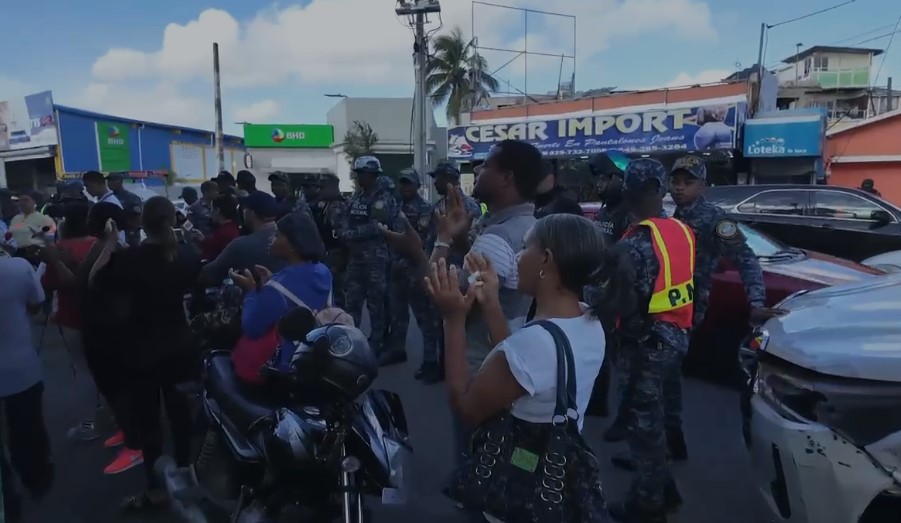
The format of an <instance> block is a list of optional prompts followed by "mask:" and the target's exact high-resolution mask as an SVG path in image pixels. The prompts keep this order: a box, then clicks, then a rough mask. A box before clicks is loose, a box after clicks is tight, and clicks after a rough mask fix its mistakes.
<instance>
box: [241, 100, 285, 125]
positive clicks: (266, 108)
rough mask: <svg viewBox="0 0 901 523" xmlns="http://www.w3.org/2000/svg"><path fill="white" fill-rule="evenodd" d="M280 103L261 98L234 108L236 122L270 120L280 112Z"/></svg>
mask: <svg viewBox="0 0 901 523" xmlns="http://www.w3.org/2000/svg"><path fill="white" fill-rule="evenodd" d="M281 109H282V108H281V105H280V104H279V103H278V102H276V101H275V100H261V101H259V102H256V103H252V104H250V105H248V106H244V107H238V108H237V109H235V117H234V119H235V121H236V122H250V123H255V122H271V121H273V120H274V119H275V118H276V117H277V116H278V115H279V114H280V113H281Z"/></svg>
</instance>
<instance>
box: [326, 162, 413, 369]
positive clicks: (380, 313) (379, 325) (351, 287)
mask: <svg viewBox="0 0 901 523" xmlns="http://www.w3.org/2000/svg"><path fill="white" fill-rule="evenodd" d="M353 173H354V175H355V176H356V182H357V184H358V185H359V187H360V190H358V191H357V192H356V193H354V195H353V196H352V197H351V198H350V201H348V202H347V205H346V207H345V210H344V214H343V217H342V220H341V228H340V234H339V237H340V239H341V240H342V241H343V242H344V243H345V245H346V246H347V249H348V254H349V260H348V267H347V289H346V293H347V303H346V308H345V310H347V312H349V313H350V314H351V315H352V316H353V318H354V321H355V322H356V324H357V325H360V324H361V322H362V319H363V302H364V301H365V302H366V308H367V309H368V310H369V323H370V326H371V330H370V335H369V343H370V346H371V347H372V350H373V352H374V353H375V354H376V355H377V356H379V357H381V356H382V353H383V351H384V337H385V333H386V331H387V323H388V311H387V310H386V306H385V305H386V303H385V302H386V299H385V296H386V295H387V294H388V263H389V260H390V259H391V251H390V250H389V248H388V243H387V241H386V240H385V238H384V236H383V234H382V227H383V226H385V227H393V226H394V225H395V224H396V223H397V220H398V217H399V211H398V209H397V202H396V200H395V199H394V195H393V194H391V193H390V192H389V191H387V190H385V189H383V188H382V187H380V184H379V175H381V174H382V164H381V162H379V160H378V158H376V157H374V156H361V157H359V158H357V159H356V160H355V161H354V165H353Z"/></svg>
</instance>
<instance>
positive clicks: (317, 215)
mask: <svg viewBox="0 0 901 523" xmlns="http://www.w3.org/2000/svg"><path fill="white" fill-rule="evenodd" d="M346 206H347V200H345V199H344V197H343V196H339V197H337V198H335V199H328V200H327V199H324V198H323V199H319V200H318V201H316V202H315V203H314V205H313V207H312V209H311V211H312V214H313V220H314V221H315V222H316V226H317V227H318V228H319V235H320V236H321V237H322V242H323V243H324V244H325V249H326V264H327V265H328V268H329V270H330V271H332V296H333V299H334V301H335V306H337V307H340V308H342V309H343V308H344V307H345V305H346V304H347V295H346V291H347V247H346V246H345V245H344V243H343V242H342V241H341V239H340V237H339V228H340V226H341V220H343V217H344V210H345V208H346Z"/></svg>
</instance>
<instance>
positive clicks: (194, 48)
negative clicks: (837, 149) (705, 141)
mask: <svg viewBox="0 0 901 523" xmlns="http://www.w3.org/2000/svg"><path fill="white" fill-rule="evenodd" d="M841 1H842V0H792V1H790V2H788V1H786V0H754V1H749V0H492V1H491V2H490V3H492V4H505V5H509V6H514V7H520V8H532V9H537V10H541V11H548V12H555V13H562V14H565V15H567V16H552V15H548V14H539V13H530V14H525V13H523V12H522V11H515V10H511V9H503V8H498V7H492V6H488V5H485V4H484V3H478V2H471V1H469V0H442V2H441V4H442V8H443V11H442V14H441V17H440V20H439V18H438V17H433V19H432V20H431V23H430V24H429V25H428V29H429V30H435V31H448V30H450V29H451V28H454V27H459V28H460V29H461V30H462V31H463V32H464V34H465V35H466V36H467V38H469V37H472V36H473V34H474V36H475V37H476V39H477V45H478V47H479V48H481V49H482V51H481V52H482V54H483V56H484V57H485V58H486V59H487V60H488V64H489V70H491V71H494V70H495V69H499V70H498V71H497V73H496V76H497V77H498V78H499V79H501V80H502V82H503V85H502V87H503V89H502V90H503V91H507V92H511V93H517V92H522V91H528V92H530V93H545V92H549V91H555V90H556V86H557V83H558V80H559V79H560V78H563V79H568V78H570V77H571V76H572V75H573V73H575V79H576V88H577V89H578V90H586V89H591V88H600V87H616V88H618V89H648V88H657V87H664V86H682V85H691V84H697V83H707V82H715V81H718V80H720V79H721V78H723V77H725V76H728V75H729V74H731V73H732V72H734V71H736V70H739V69H742V68H745V67H748V66H750V65H752V64H754V63H756V61H757V50H758V43H759V34H760V24H761V23H763V22H765V23H767V24H770V25H775V24H777V23H779V22H782V21H784V20H788V19H791V18H795V17H798V16H802V15H805V14H808V13H811V12H814V11H817V10H820V9H824V8H826V7H829V6H832V5H835V4H839V3H841ZM4 4H5V5H4V6H3V9H2V10H0V25H2V27H3V31H0V48H2V49H4V50H5V52H4V57H3V60H2V62H0V100H6V99H9V98H13V97H17V96H22V95H24V94H29V93H33V92H39V91H43V90H48V89H49V90H52V91H53V97H54V101H55V102H56V103H58V104H62V105H69V106H74V107H78V108H81V109H86V110H92V111H97V112H101V113H105V114H110V115H115V116H122V117H129V118H135V119H140V120H145V121H152V122H160V123H166V124H174V125H183V126H189V127H198V128H202V129H212V128H213V126H214V109H213V107H214V104H213V79H212V77H213V74H212V42H218V43H219V47H220V57H221V66H222V91H223V93H222V94H223V122H224V125H225V130H226V132H229V133H233V134H239V135H240V134H241V126H240V124H238V123H237V122H252V123H280V124H287V123H325V119H326V113H327V111H328V109H329V108H330V107H331V106H333V105H334V104H335V103H337V102H338V100H337V99H335V98H329V97H326V96H324V95H325V94H343V95H346V96H350V97H382V96H390V97H404V96H407V97H409V96H412V93H413V65H412V55H411V53H412V37H413V35H412V32H411V30H410V29H409V27H408V26H407V25H406V24H405V22H404V21H403V20H401V19H398V18H397V17H396V16H395V14H394V10H393V7H394V2H393V0H301V1H290V0H282V1H279V2H273V3H269V2H268V0H261V1H256V2H247V1H243V0H219V1H217V2H209V0H206V1H201V0H155V1H154V2H137V1H128V0H125V1H123V0H79V1H78V2H73V1H72V0H43V1H41V2H4ZM898 21H901V2H897V0H856V1H855V2H853V3H851V4H849V5H846V6H843V7H840V8H837V9H835V10H832V11H829V12H827V13H823V14H819V15H816V16H812V17H809V18H806V19H803V20H800V21H797V22H792V23H789V24H785V25H780V26H778V27H774V28H772V29H770V30H769V31H768V34H767V41H766V46H765V47H766V55H765V56H766V58H765V60H764V63H765V64H766V65H767V66H774V65H777V64H778V63H779V62H780V61H781V60H782V59H784V58H786V57H788V56H791V55H792V54H794V53H795V50H796V45H797V44H798V43H801V44H803V45H802V48H806V47H809V46H812V45H843V46H861V47H872V48H877V49H886V48H887V49H888V52H887V53H886V54H885V55H884V57H885V59H884V63H883V60H882V58H883V57H879V58H877V59H876V62H875V67H874V74H876V73H877V71H878V74H879V77H878V80H877V81H876V83H877V84H879V85H884V84H885V79H886V78H887V77H889V76H892V75H894V76H895V85H896V86H901V33H898V34H896V40H897V41H896V42H892V45H891V46H890V45H889V43H890V39H891V36H890V35H891V33H893V32H894V31H896V29H901V27H899V26H898V24H897V22H898ZM487 48H494V49H504V50H509V51H497V50H494V51H492V50H487ZM523 50H528V51H529V52H530V53H542V54H545V55H552V56H540V55H538V54H530V55H525V56H524V55H521V54H518V53H517V51H523ZM511 51H512V52H511ZM561 55H566V56H575V59H572V58H567V57H566V56H561ZM507 62H509V64H507ZM505 64H507V65H505ZM502 66H503V67H502ZM436 117H437V118H438V120H439V122H443V120H444V117H443V110H442V109H441V108H437V109H436Z"/></svg>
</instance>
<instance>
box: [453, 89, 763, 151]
mask: <svg viewBox="0 0 901 523" xmlns="http://www.w3.org/2000/svg"><path fill="white" fill-rule="evenodd" d="M746 110H747V105H746V104H744V103H732V104H719V105H717V104H712V105H704V106H692V107H673V108H666V109H659V110H648V111H643V112H633V113H621V114H597V115H591V116H584V117H576V118H562V119H556V120H540V121H526V122H513V123H491V124H485V125H469V126H462V127H453V128H451V129H449V130H448V132H447V139H448V157H449V158H454V159H475V160H479V159H483V158H485V156H487V154H488V150H489V149H490V148H491V146H492V145H494V144H496V143H498V142H501V141H503V140H508V139H509V140H522V141H526V142H529V143H531V144H532V145H534V146H535V147H537V148H538V149H539V150H540V151H541V152H542V153H543V154H544V155H545V156H576V155H579V156H581V155H588V154H594V153H600V152H604V151H607V150H611V149H614V150H621V151H625V152H636V153H641V152H657V151H703V150H711V149H733V148H734V147H735V135H736V132H735V129H736V126H737V125H738V124H740V123H741V122H742V121H744V116H745V112H746Z"/></svg>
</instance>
